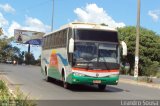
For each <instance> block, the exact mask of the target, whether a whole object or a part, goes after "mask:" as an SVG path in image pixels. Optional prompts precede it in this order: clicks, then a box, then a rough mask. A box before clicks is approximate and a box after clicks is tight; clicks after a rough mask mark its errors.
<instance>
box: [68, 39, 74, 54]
mask: <svg viewBox="0 0 160 106" xmlns="http://www.w3.org/2000/svg"><path fill="white" fill-rule="evenodd" d="M73 52H74V40H73V38H71V39H70V40H69V53H73Z"/></svg>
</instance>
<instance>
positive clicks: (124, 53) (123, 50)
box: [121, 41, 127, 56]
mask: <svg viewBox="0 0 160 106" xmlns="http://www.w3.org/2000/svg"><path fill="white" fill-rule="evenodd" d="M121 45H122V55H123V56H127V45H126V43H125V42H124V41H121Z"/></svg>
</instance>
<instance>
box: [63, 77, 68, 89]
mask: <svg viewBox="0 0 160 106" xmlns="http://www.w3.org/2000/svg"><path fill="white" fill-rule="evenodd" d="M64 78H65V77H64V76H63V77H62V81H63V87H64V88H65V89H68V88H69V84H68V83H67V82H65V79H64Z"/></svg>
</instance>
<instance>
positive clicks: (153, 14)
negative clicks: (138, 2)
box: [148, 10, 160, 21]
mask: <svg viewBox="0 0 160 106" xmlns="http://www.w3.org/2000/svg"><path fill="white" fill-rule="evenodd" d="M148 15H149V16H151V18H152V19H153V21H158V20H159V17H160V10H149V11H148Z"/></svg>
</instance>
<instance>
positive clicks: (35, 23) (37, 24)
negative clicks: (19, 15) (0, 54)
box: [7, 17, 50, 37]
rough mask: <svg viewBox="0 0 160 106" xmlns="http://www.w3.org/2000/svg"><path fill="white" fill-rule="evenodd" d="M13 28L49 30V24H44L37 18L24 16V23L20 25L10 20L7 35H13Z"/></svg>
mask: <svg viewBox="0 0 160 106" xmlns="http://www.w3.org/2000/svg"><path fill="white" fill-rule="evenodd" d="M14 29H22V30H31V31H38V32H49V31H50V26H48V25H45V24H44V23H43V22H42V21H40V20H39V19H37V18H32V17H26V19H25V25H20V24H19V23H18V22H16V21H12V23H11V25H10V26H9V28H8V31H7V32H8V33H7V35H8V37H12V36H14Z"/></svg>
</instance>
